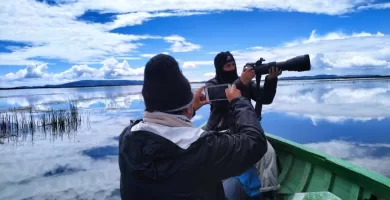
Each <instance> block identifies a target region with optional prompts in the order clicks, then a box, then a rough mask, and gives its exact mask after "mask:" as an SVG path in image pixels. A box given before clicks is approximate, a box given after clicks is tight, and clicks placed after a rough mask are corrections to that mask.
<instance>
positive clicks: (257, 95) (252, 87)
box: [206, 51, 278, 132]
mask: <svg viewBox="0 0 390 200" xmlns="http://www.w3.org/2000/svg"><path fill="white" fill-rule="evenodd" d="M230 61H235V60H234V57H233V55H232V54H231V53H230V52H229V51H227V52H221V53H219V54H218V55H217V56H216V57H215V59H214V66H215V71H216V75H215V77H214V78H212V79H210V80H208V81H207V82H206V86H212V85H218V84H224V83H230V84H235V85H236V87H237V89H239V90H240V91H241V95H242V96H243V97H245V98H246V99H247V100H248V101H249V102H250V100H253V101H256V102H259V103H261V105H267V104H271V103H272V101H273V99H274V97H275V94H276V87H277V82H278V78H277V77H275V78H273V79H268V77H267V76H266V78H265V81H264V87H261V86H260V90H258V89H257V86H256V82H255V81H251V82H250V83H249V84H247V85H244V84H243V83H242V82H241V80H240V77H238V75H237V67H236V68H235V70H233V71H230V72H226V71H223V69H222V68H223V66H224V64H225V63H227V62H230ZM234 124H235V121H234V117H233V112H232V110H231V109H229V106H228V102H227V101H217V102H212V103H211V105H210V116H209V119H208V121H207V125H206V130H226V129H229V130H230V131H232V132H234V128H235V127H234Z"/></svg>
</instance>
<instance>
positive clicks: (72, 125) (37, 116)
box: [0, 101, 90, 138]
mask: <svg viewBox="0 0 390 200" xmlns="http://www.w3.org/2000/svg"><path fill="white" fill-rule="evenodd" d="M82 114H86V115H87V116H86V120H85V117H84V118H83V117H82ZM82 119H83V120H85V121H86V122H87V126H88V127H89V126H90V124H89V113H82V112H80V110H79V108H78V107H77V102H76V101H69V103H68V108H67V109H53V108H51V109H50V110H41V109H37V108H33V107H28V108H26V107H24V108H10V109H8V110H4V111H0V138H12V137H18V136H26V134H31V135H34V134H35V133H37V132H40V133H44V134H47V133H50V134H53V135H57V134H59V135H62V134H63V133H71V132H76V131H77V130H78V129H79V128H80V126H81V125H82V121H83V120H82Z"/></svg>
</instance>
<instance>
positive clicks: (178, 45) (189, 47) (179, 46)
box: [164, 35, 200, 52]
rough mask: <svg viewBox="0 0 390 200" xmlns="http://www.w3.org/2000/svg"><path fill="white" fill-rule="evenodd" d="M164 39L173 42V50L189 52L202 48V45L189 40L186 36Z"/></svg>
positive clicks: (173, 36)
mask: <svg viewBox="0 0 390 200" xmlns="http://www.w3.org/2000/svg"><path fill="white" fill-rule="evenodd" d="M164 40H165V41H166V42H168V43H171V44H172V46H171V48H170V49H169V50H171V51H172V52H189V51H194V50H198V49H200V45H197V44H192V43H191V42H187V41H186V39H185V38H183V37H181V36H178V35H172V36H168V37H164Z"/></svg>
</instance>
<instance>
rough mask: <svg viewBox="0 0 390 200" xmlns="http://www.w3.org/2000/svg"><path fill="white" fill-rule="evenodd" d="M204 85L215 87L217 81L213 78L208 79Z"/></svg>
mask: <svg viewBox="0 0 390 200" xmlns="http://www.w3.org/2000/svg"><path fill="white" fill-rule="evenodd" d="M206 84H207V85H210V84H212V85H217V84H218V81H217V79H216V78H215V77H214V78H212V79H209V80H208V81H206Z"/></svg>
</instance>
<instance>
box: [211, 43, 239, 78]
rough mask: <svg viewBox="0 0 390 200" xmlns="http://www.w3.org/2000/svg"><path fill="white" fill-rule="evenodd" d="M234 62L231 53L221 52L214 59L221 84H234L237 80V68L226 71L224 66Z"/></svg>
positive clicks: (217, 76)
mask: <svg viewBox="0 0 390 200" xmlns="http://www.w3.org/2000/svg"><path fill="white" fill-rule="evenodd" d="M231 61H234V62H235V60H234V57H233V55H232V54H231V53H230V52H229V51H226V52H220V53H218V54H217V55H216V56H215V58H214V66H215V71H216V78H217V81H218V82H219V83H233V82H234V81H235V80H236V79H237V78H238V75H237V66H236V68H235V69H234V70H232V71H224V70H223V66H224V65H225V64H226V63H228V62H231Z"/></svg>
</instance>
